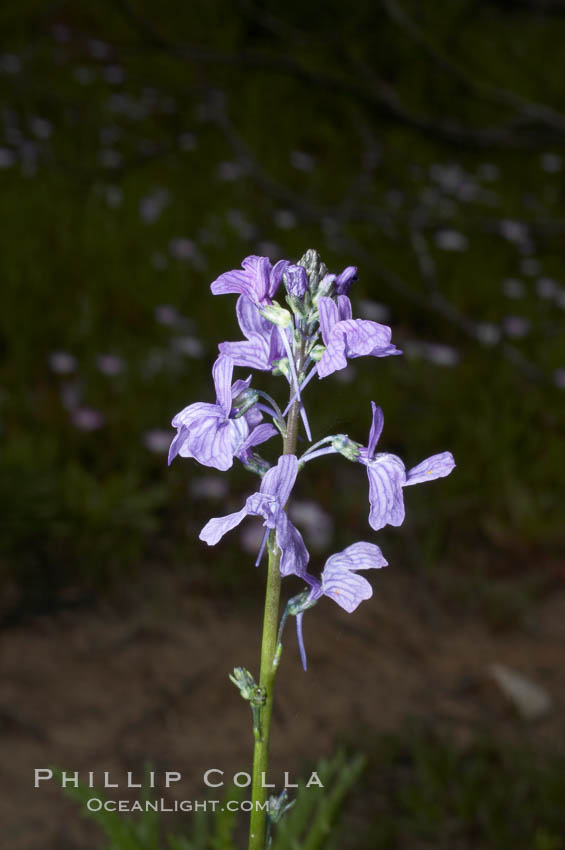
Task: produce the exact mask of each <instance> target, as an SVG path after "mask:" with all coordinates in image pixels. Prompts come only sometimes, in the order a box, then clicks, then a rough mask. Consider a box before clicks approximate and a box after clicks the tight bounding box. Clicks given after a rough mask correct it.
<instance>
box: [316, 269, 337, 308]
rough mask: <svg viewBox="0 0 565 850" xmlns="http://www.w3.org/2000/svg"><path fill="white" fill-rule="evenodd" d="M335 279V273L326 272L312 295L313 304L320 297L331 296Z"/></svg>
mask: <svg viewBox="0 0 565 850" xmlns="http://www.w3.org/2000/svg"><path fill="white" fill-rule="evenodd" d="M335 281H336V277H335V274H327V275H325V276H324V277H323V278H322V280H321V281H320V284H319V286H318V289H317V291H316V295H315V296H314V304H317V303H318V299H320V298H331V297H332V295H333V294H334V292H335Z"/></svg>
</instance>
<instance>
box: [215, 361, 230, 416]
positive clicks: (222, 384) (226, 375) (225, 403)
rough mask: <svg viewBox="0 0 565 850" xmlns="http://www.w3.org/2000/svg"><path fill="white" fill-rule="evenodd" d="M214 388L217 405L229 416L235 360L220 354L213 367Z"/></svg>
mask: <svg viewBox="0 0 565 850" xmlns="http://www.w3.org/2000/svg"><path fill="white" fill-rule="evenodd" d="M212 375H213V378H214V387H215V388H216V404H218V405H219V406H220V407H221V408H222V410H223V411H224V413H225V415H226V416H229V414H230V410H231V379H232V375H233V360H232V359H231V357H226V356H225V355H224V354H220V356H219V357H218V359H217V360H216V362H215V363H214V365H213V367H212Z"/></svg>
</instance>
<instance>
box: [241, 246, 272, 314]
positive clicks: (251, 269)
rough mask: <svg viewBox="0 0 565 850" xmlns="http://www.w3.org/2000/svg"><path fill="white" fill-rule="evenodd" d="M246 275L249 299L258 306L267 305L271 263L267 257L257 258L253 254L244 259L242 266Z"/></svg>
mask: <svg viewBox="0 0 565 850" xmlns="http://www.w3.org/2000/svg"><path fill="white" fill-rule="evenodd" d="M241 265H242V266H243V268H244V269H245V271H246V272H247V273H248V279H249V286H250V291H249V292H248V295H249V297H250V298H251V299H252V300H253V301H255V302H257V303H258V304H265V303H269V301H270V298H269V284H270V274H271V269H272V265H271V261H270V260H269V258H268V257H258V256H256V255H255V254H253V255H251V256H249V257H246V258H245V260H243V262H242V264H241Z"/></svg>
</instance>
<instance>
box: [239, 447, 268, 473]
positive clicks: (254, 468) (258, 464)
mask: <svg viewBox="0 0 565 850" xmlns="http://www.w3.org/2000/svg"><path fill="white" fill-rule="evenodd" d="M242 463H243V466H244V467H245V469H247V470H249V472H254V473H255V474H256V475H260V476H261V478H262V477H263V476H264V474H265V473H266V472H268V471H269V469H270V468H271V464H270V463H269V461H268V460H265V458H263V457H261V455H258V454H255V452H249V453H248V454H247V457H246V458H245V459H244V460H242Z"/></svg>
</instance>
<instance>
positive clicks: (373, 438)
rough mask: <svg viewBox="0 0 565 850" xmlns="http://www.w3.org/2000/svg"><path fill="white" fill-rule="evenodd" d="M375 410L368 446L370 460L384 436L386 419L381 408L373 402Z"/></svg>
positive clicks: (372, 405)
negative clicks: (381, 437)
mask: <svg viewBox="0 0 565 850" xmlns="http://www.w3.org/2000/svg"><path fill="white" fill-rule="evenodd" d="M371 407H372V408H373V421H372V422H371V430H370V431H369V443H368V445H367V455H368V457H369V460H371V459H372V457H373V455H374V454H375V448H376V446H377V443H378V442H379V438H380V436H381V434H382V430H383V425H384V422H385V418H384V415H383V411H382V408H381V407H377V405H376V404H375V402H374V401H372V402H371Z"/></svg>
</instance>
